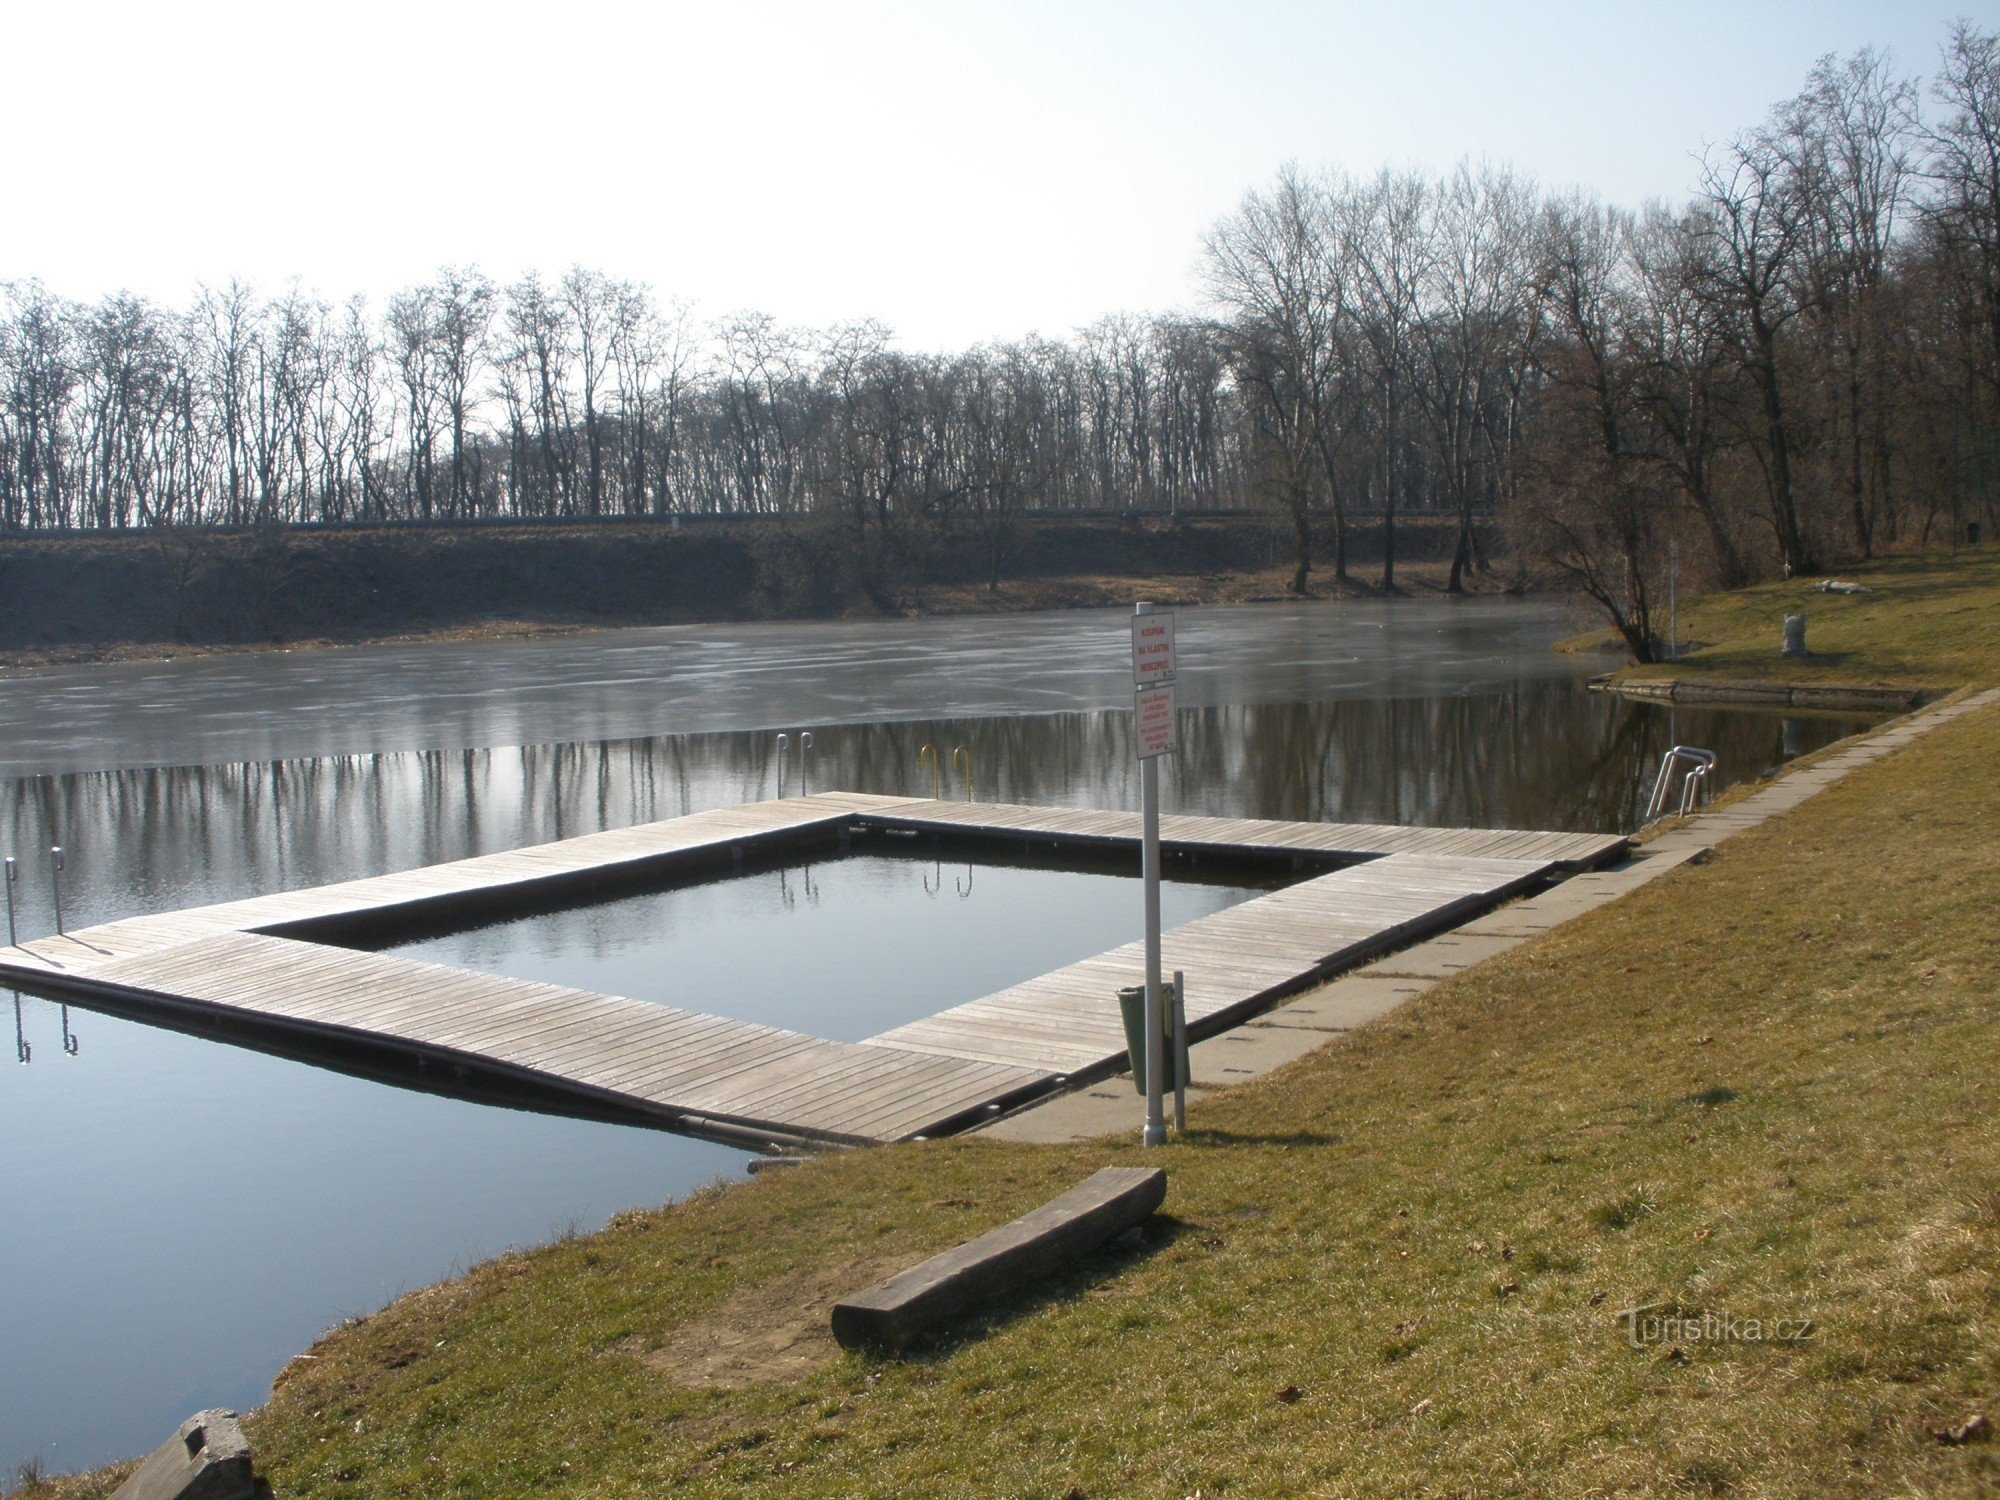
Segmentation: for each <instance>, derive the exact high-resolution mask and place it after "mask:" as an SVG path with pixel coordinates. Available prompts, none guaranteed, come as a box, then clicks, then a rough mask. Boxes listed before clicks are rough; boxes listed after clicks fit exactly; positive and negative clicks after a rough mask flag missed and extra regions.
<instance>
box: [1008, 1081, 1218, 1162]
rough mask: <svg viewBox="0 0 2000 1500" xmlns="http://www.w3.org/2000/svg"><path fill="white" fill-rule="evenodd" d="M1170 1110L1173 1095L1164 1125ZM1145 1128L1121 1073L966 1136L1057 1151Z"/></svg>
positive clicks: (1198, 1095) (1190, 1094)
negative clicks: (1039, 1146)
mask: <svg viewBox="0 0 2000 1500" xmlns="http://www.w3.org/2000/svg"><path fill="white" fill-rule="evenodd" d="M1208 1097H1209V1090H1207V1089H1201V1088H1191V1089H1189V1090H1188V1091H1187V1101H1188V1103H1189V1104H1194V1103H1196V1102H1197V1101H1199V1100H1202V1099H1206V1098H1208ZM1173 1107H1174V1101H1173V1095H1172V1093H1169V1094H1168V1095H1167V1112H1168V1116H1169V1123H1171V1116H1172V1113H1173ZM1145 1124H1146V1098H1145V1095H1143V1094H1141V1093H1140V1092H1139V1091H1138V1090H1137V1089H1135V1088H1133V1087H1132V1076H1131V1075H1130V1074H1129V1073H1125V1074H1120V1075H1119V1076H1118V1077H1116V1078H1110V1079H1106V1080H1105V1081H1104V1082H1102V1083H1097V1084H1093V1085H1091V1086H1090V1087H1089V1088H1087V1089H1078V1090H1076V1091H1075V1092H1074V1093H1068V1094H1058V1095H1056V1096H1055V1097H1054V1098H1052V1099H1049V1100H1048V1101H1046V1102H1045V1103H1041V1104H1037V1105H1036V1106H1035V1107H1034V1108H1032V1109H1025V1110H1022V1111H1021V1112H1020V1113H1019V1114H1014V1115H1008V1116H1006V1117H1005V1118H1003V1119H999V1120H995V1121H994V1122H993V1123H992V1124H991V1125H981V1126H980V1127H979V1128H978V1129H977V1130H975V1131H974V1132H972V1133H973V1134H975V1135H980V1136H988V1137H991V1138H992V1139H993V1140H996V1141H1031V1142H1034V1143H1037V1144H1040V1145H1045V1146H1059V1145H1064V1144H1067V1143H1068V1142H1070V1141H1090V1140H1096V1139H1098V1138H1100V1137H1102V1136H1107V1135H1131V1136H1137V1135H1138V1134H1139V1132H1140V1131H1141V1130H1142V1129H1144V1128H1145Z"/></svg>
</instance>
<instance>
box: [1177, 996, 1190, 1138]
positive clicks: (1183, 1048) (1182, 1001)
mask: <svg viewBox="0 0 2000 1500" xmlns="http://www.w3.org/2000/svg"><path fill="white" fill-rule="evenodd" d="M1173 1028H1174V1133H1175V1134H1176V1135H1181V1134H1185V1133H1186V1131H1187V1088H1188V1048H1187V976H1186V975H1185V974H1183V973H1182V972H1181V971H1180V970H1179V969H1176V970H1174V1014H1173Z"/></svg>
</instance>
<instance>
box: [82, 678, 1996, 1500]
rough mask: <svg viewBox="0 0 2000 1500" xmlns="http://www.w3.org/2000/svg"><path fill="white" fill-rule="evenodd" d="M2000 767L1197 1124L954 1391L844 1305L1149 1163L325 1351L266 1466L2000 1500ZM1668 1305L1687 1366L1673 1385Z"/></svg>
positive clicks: (1814, 830)
mask: <svg viewBox="0 0 2000 1500" xmlns="http://www.w3.org/2000/svg"><path fill="white" fill-rule="evenodd" d="M1996 764H2000V711H1990V710H1989V711H1986V712H1983V713H1980V714H1976V715H1973V716H1971V717H1969V718H1967V719H1964V720H1961V721H1959V722H1958V723H1957V724H1955V725H1951V726H1948V727H1946V728H1944V729H1941V730H1939V731H1937V732H1936V733H1934V734H1932V735H1930V736H1927V737H1926V738H1925V739H1924V740H1922V741H1920V742H1918V743H1917V744H1916V745H1915V746H1913V747H1911V748H1910V749H1907V750H1905V751H1903V752H1901V753H1899V754H1897V755H1895V756H1892V757H1890V758H1889V759H1888V760H1886V761H1883V762H1881V763H1879V764H1877V765H1875V766H1872V767H1868V768H1866V769H1863V770H1861V771H1859V772H1857V773H1855V774H1854V775H1852V776H1850V777H1849V778H1847V779H1846V780H1845V781H1843V782H1841V783H1840V784H1838V785H1837V786H1836V787H1835V788H1833V789H1832V790H1830V791H1828V792H1826V793H1824V794H1823V795H1821V796H1819V797H1818V798H1815V799H1814V800H1813V801H1812V802H1811V803H1810V804H1808V805H1807V806H1806V807H1804V808H1803V809H1801V810H1800V811H1798V812H1796V813H1794V814H1792V815H1790V816H1788V817H1785V818H1783V819H1780V820H1778V821H1776V822H1774V823H1772V824H1769V825H1766V826H1765V827H1764V828H1762V829H1759V830H1756V831H1753V832H1751V833H1748V834H1745V835H1742V836H1740V837H1738V838H1736V839H1733V840H1731V841H1730V842H1729V843H1728V844H1726V845H1725V846H1723V847H1722V848H1721V849H1720V850H1719V851H1718V852H1717V854H1716V855H1715V856H1714V857H1713V858H1712V859H1711V860H1710V861H1709V862H1708V863H1706V864H1704V865H1701V866H1695V867H1689V868H1685V869H1683V870H1680V871H1677V872H1675V873H1674V874H1671V875H1669V876H1667V877H1666V878H1664V879H1662V880H1660V881H1657V882H1655V883H1654V884H1652V885H1650V886H1648V887H1646V888H1644V889H1643V890H1641V891H1640V892H1638V893H1637V894H1636V895H1634V896H1632V897H1630V898H1628V899H1626V900H1624V901H1621V902H1618V903H1616V904H1614V905H1612V906H1610V907H1606V908H1603V909H1601V910H1600V911H1598V912H1596V913H1594V914H1593V915H1591V916H1589V917H1586V918H1584V919H1582V920H1580V921H1577V922H1575V923H1572V924H1570V925H1568V926H1566V927H1564V928H1562V929H1560V930H1558V931H1557V932H1555V933H1553V934H1550V935H1549V936H1548V937H1546V938H1544V939H1542V940H1540V941H1538V942H1535V943H1532V944H1529V945H1527V946H1526V947H1524V948H1521V949H1518V950H1516V951H1514V952H1513V953H1511V954H1508V955H1506V956H1503V957H1501V958H1499V959H1496V960H1493V961H1491V962H1488V963H1485V964H1482V965H1480V966H1479V967H1478V968H1477V969H1475V970H1472V971H1470V972H1468V973H1466V974H1465V975H1462V976H1461V977H1459V978H1457V979H1455V980H1453V981H1451V982H1450V983H1448V984H1445V985H1442V986H1440V987H1439V988H1437V989H1436V990H1434V991H1432V992H1430V993H1429V994H1428V995H1426V996H1424V997H1423V998H1421V999H1419V1000H1417V1001H1415V1002H1413V1003H1412V1004H1411V1005H1409V1006H1408V1007H1406V1008H1404V1009H1403V1010H1401V1011H1398V1012H1397V1013H1395V1014H1394V1015H1392V1016H1390V1017H1388V1018H1386V1019H1385V1020H1384V1021H1383V1022H1380V1023H1378V1024H1376V1025H1374V1026H1371V1027H1369V1028H1367V1029H1365V1030H1363V1031H1361V1032H1358V1033H1356V1034H1354V1035H1353V1036H1352V1037H1351V1038H1349V1039H1348V1040H1346V1041H1345V1042H1344V1043H1341V1044H1337V1045H1334V1046H1331V1047H1328V1048H1325V1049H1323V1050H1322V1051H1321V1052H1319V1053H1317V1054H1315V1055H1314V1056H1312V1057H1310V1058H1308V1059H1306V1060H1304V1061H1303V1062H1301V1063H1299V1064H1297V1065H1295V1066H1293V1067H1292V1068H1290V1069H1288V1070H1286V1071H1284V1072H1282V1073H1280V1074H1276V1075H1273V1076H1272V1077H1270V1078H1268V1079H1265V1080H1261V1081H1258V1082H1255V1083H1251V1084H1247V1085H1244V1086H1242V1087H1241V1088H1239V1089H1237V1090H1234V1091H1232V1092H1230V1093H1228V1094H1226V1095H1225V1096H1223V1097H1222V1098H1220V1099H1218V1100H1215V1101H1214V1102H1211V1103H1208V1104H1206V1105H1203V1106H1201V1107H1199V1108H1198V1109H1197V1110H1196V1111H1195V1114H1194V1119H1193V1121H1192V1123H1193V1125H1194V1126H1195V1127H1196V1128H1195V1129H1194V1130H1193V1131H1192V1132H1191V1134H1190V1138H1189V1139H1188V1140H1187V1141H1186V1142H1184V1143H1179V1144H1175V1145H1172V1146H1170V1147H1169V1148H1167V1149H1164V1150H1161V1151H1157V1152H1153V1153H1147V1154H1146V1159H1147V1160H1148V1161H1157V1162H1158V1163H1159V1164H1161V1165H1164V1166H1165V1167H1166V1168H1167V1169H1168V1171H1169V1173H1170V1176H1171V1183H1172V1185H1171V1189H1170V1193H1169V1198H1168V1204H1167V1212H1168V1219H1167V1222H1166V1223H1165V1224H1164V1225H1163V1226H1162V1227H1161V1229H1160V1232H1159V1233H1158V1234H1156V1235H1155V1236H1154V1237H1153V1239H1152V1241H1151V1242H1150V1243H1149V1244H1147V1245H1146V1246H1144V1247H1143V1248H1139V1249H1133V1250H1127V1251H1120V1252H1117V1253H1115V1254H1106V1255H1104V1256H1102V1257H1100V1258H1099V1259H1097V1260H1096V1261H1095V1262H1093V1263H1092V1264H1090V1265H1089V1266H1087V1267H1086V1268H1085V1269H1083V1270H1081V1271H1079V1272H1078V1273H1076V1274H1075V1275H1073V1276H1071V1277H1069V1278H1068V1279H1066V1280H1064V1281H1062V1282H1059V1283H1056V1284H1054V1285H1051V1286H1050V1287H1048V1288H1047V1289H1046V1290H1045V1292H1044V1293H1043V1294H1042V1295H1040V1296H1038V1297H1036V1298H1034V1299H1033V1300H1031V1301H1029V1302H1026V1303H1024V1304H1021V1305H1017V1306H1014V1307H1011V1308H1007V1309H1003V1310H1001V1311H1000V1312H999V1313H997V1314H996V1315H995V1316H994V1317H993V1318H991V1319H990V1320H988V1321H986V1322H983V1323H981V1324H979V1325H977V1326H975V1327H973V1328H970V1329H967V1330H966V1331H965V1332H964V1333H963V1335H962V1336H961V1337H959V1338H958V1339H956V1340H954V1341H952V1342H949V1343H946V1344H943V1345H940V1346H938V1347H935V1348H932V1349H929V1350H926V1351H922V1352H921V1353H919V1354H918V1355H916V1356H915V1357H912V1358H909V1359H907V1360H905V1361H879V1360H874V1359H868V1358H861V1357H856V1356H850V1355H844V1354H838V1353H836V1352H835V1351H833V1350H832V1349H831V1348H830V1346H828V1345H827V1344H826V1342H825V1340H824V1337H823V1335H821V1334H819V1333H818V1332H817V1330H818V1329H819V1328H820V1326H821V1322H820V1320H821V1319H822V1318H823V1307H824V1303H825V1300H826V1298H827V1295H828V1292H829V1289H834V1290H837V1289H842V1288H845V1287H846V1286H848V1285H851V1284H857V1283H860V1282H865V1281H866V1280H868V1279H870V1278H871V1277H872V1276H873V1275H875V1274H877V1273H878V1272H879V1271H880V1270H881V1269H882V1268H884V1267H887V1266H892V1265H895V1264H898V1263H902V1262H906V1261H908V1260H911V1259H914V1258H916V1257H918V1256H920V1255H922V1254H924V1253H926V1252H928V1251H931V1250H934V1249H937V1248H939V1247H942V1246H944V1245H947V1244H950V1243H953V1242H956V1241H957V1240H960V1239H962V1238H964V1237H966V1236H967V1235H969V1234H971V1233H973V1232H975V1231H978V1230H981V1229H984V1228H986V1227H988V1226H989V1225H991V1224H993V1223H996V1222H998V1221H1000V1220H1002V1219H1004V1218H1007V1217H1009V1216H1011V1215H1013V1214H1015V1213H1018V1212H1021V1211H1023V1210H1025V1209H1026V1208H1028V1207H1030V1206H1032V1205H1033V1204H1035V1203H1038V1202H1040V1201H1041V1200H1043V1199H1045V1198H1047V1197H1048V1196H1050V1195H1052V1194H1053V1193H1055V1192H1057V1191H1058V1190H1060V1189H1061V1188H1063V1187H1064V1186H1067V1185H1068V1184H1070V1183H1072V1182H1074V1181H1075V1180H1077V1179H1078V1178H1079V1177H1081V1176H1082V1175H1083V1174H1084V1173H1086V1172H1087V1171H1089V1170H1091V1169H1093V1168H1095V1167H1096V1166H1099V1165H1102V1164H1105V1163H1107V1162H1114V1161H1120V1162H1131V1161H1134V1160H1137V1159H1138V1158H1139V1156H1140V1155H1141V1153H1139V1152H1138V1151H1137V1150H1136V1149H1133V1148H1131V1147H1129V1146H1125V1145H1119V1144H1106V1145H1099V1146H1093V1147H1081V1148H1036V1147H1023V1146H1011V1145H1007V1146H1003V1145H998V1144H992V1143H984V1142H979V1141H973V1140H956V1141H944V1142H938V1143H933V1144H927V1145H912V1146H907V1147H897V1148H892V1149H887V1150H879V1151H869V1152H859V1153H853V1154H848V1155H842V1156H838V1157H834V1158H830V1159H826V1160H823V1161H820V1162H818V1163H815V1164H813V1165H811V1166H808V1167H804V1168H799V1169H794V1170H791V1171H787V1172H782V1173H772V1174H767V1175H766V1176H765V1177H763V1178H760V1179H757V1180H756V1181H754V1182H752V1183H750V1184H748V1185H746V1186H742V1187H736V1188H731V1189H728V1190H726V1191H717V1192H713V1193H709V1194H704V1195H700V1196H697V1197H696V1198H695V1199H693V1200H691V1201H688V1202H685V1203H682V1204H679V1205H676V1206H674V1207H671V1208H669V1209H667V1210H665V1211H663V1212H649V1213H639V1214H633V1215H628V1216H626V1217H625V1218H623V1219H621V1220H620V1221H618V1222H617V1223H616V1224H614V1226H613V1227H611V1228H610V1229H608V1230H607V1231H606V1232H604V1233H602V1234H599V1235H594V1236H588V1237H584V1238H580V1239H576V1240H573V1241H569V1242H566V1243H561V1244H557V1245H554V1246H551V1247H548V1248H546V1249H541V1250H536V1251H532V1252H529V1253H526V1254H521V1255H515V1256H509V1257H507V1258H505V1259H502V1260H498V1261H495V1262H492V1263H490V1264H488V1265H485V1266H483V1267H481V1268H479V1269H478V1270H476V1271H474V1272H473V1273H472V1274H471V1275H470V1276H468V1277H466V1278H465V1279H463V1280H462V1281H459V1282H455V1283H450V1284H447V1285H444V1286H441V1287H437V1288H432V1289H429V1290H427V1291H424V1292H420V1293H417V1294H415V1295H413V1296H411V1297H408V1298H405V1299H404V1300H403V1301H401V1302H399V1303H397V1304H395V1305H394V1306H392V1307H391V1308H389V1309H387V1310H386V1311H384V1312H382V1313H380V1314H378V1315H376V1316H374V1317H371V1318H368V1319H365V1320H363V1321H361V1322H359V1323H356V1324H354V1325H351V1326H349V1327H346V1328H344V1329H341V1330H338V1331H336V1332H335V1333H333V1334H331V1335H330V1336H329V1337H327V1338H326V1339H325V1340H323V1341H322V1342H321V1343H320V1344H319V1345H318V1346H317V1347H316V1348H315V1349H314V1350H313V1351H312V1353H313V1358H312V1359H310V1360H303V1361H300V1362H298V1363H296V1364H294V1365H293V1366H292V1367H291V1370H290V1372H289V1373H288V1375H287V1377H286V1378H284V1379H283V1380H281V1382H280V1385H279V1388H278V1391H277V1393H276V1395H275V1396H274V1397H273V1399H272V1401H271V1403H270V1405H269V1406H268V1407H267V1408H266V1409H265V1410H264V1411H263V1412H262V1413H261V1414H259V1415H258V1416H256V1418H255V1419H254V1421H253V1422H252V1424H251V1435H252V1439H253V1441H254V1443H255V1444H256V1446H257V1449H258V1452H259V1454H260V1461H261V1463H262V1464H263V1465H264V1466H265V1467H266V1468H267V1470H268V1472H269V1474H270V1477H271V1478H272V1480H273V1482H274V1483H275V1485H276V1487H277V1492H278V1493H279V1494H280V1495H282V1496H285V1497H288V1500H289V1497H307V1496H353V1495H368V1496H378V1495H381V1496H391V1495H452V1496H521V1495H528V1494H542V1493H552V1494H574V1495H579V1496H586V1495H588V1496H624V1495H633V1496H637V1495H653V1494H660V1493H665V1492H667V1491H668V1490H669V1489H672V1490H673V1492H674V1493H677V1494H678V1493H687V1494H696V1495H701V1494H714V1495H723V1494H728V1495H735V1494H742V1493H748V1494H773V1495H897V1496H908V1495H956V1494H978V1495H1023V1496H1031V1495H1040V1496H1065V1495H1072V1494H1081V1495H1084V1496H1105V1495H1116V1494H1144V1495H1171V1496H1186V1495H1192V1494H1197V1493H1198V1494H1201V1495H1205V1496H1212V1495H1225V1494H1226V1495H1239V1494H1241V1495H1290V1494H1300V1493H1335V1494H1381V1495H1401V1494H1411V1493H1445V1494H1452V1493H1457V1494H1466V1495H1506V1494H1516V1495H1542V1494H1584V1493H1596V1494H1611V1493H1659V1494H1681V1493H1696V1494H1729V1493H1744V1494H1794V1495H1800V1496H1808V1495H1810V1496H1822V1495H1835V1494H1856V1495H1861V1494H1881V1493H1885V1492H1894V1493H1923V1494H1952V1493H1961V1494H1967V1495H1971V1494H1991V1493H1993V1492H1994V1491H1995V1490H1996V1488H2000V1448H1996V1446H1995V1445H1994V1444H1993V1443H1992V1442H1991V1441H1990V1440H1988V1439H1987V1438H1986V1437H1985V1436H1984V1435H1975V1436H1974V1437H1973V1439H1972V1440H1971V1441H1969V1442H1965V1443H1962V1444H1961V1443H1953V1442H1950V1441H1947V1440H1945V1439H1942V1438H1940V1437H1938V1436H1936V1435H1935V1434H1937V1433H1945V1434H1946V1435H1947V1437H1948V1436H1949V1435H1950V1434H1951V1433H1952V1432H1953V1430H1954V1429H1957V1428H1959V1427H1960V1426H1961V1425H1962V1424H1963V1423H1964V1422H1965V1421H1966V1419H1967V1418H1968V1417H1969V1416H1971V1415H1974V1414H1984V1413H1986V1412H1988V1411H1990V1410H1991V1409H1992V1404H1993V1403H1994V1401H1995V1400H1996V1398H2000V1327H1996V1314H2000V1285H1996V1281H1995V1270H1996V1266H2000V1120H1996V1112H1995V1104H1994V1100H1995V1087H1994V1085H1995V1081H1996V1065H1995V1058H1996V1056H2000V983H1996V977H2000V976H1997V975H1996V970H1997V969H2000V956H1997V955H1996V947H1995V944H1994V941H1993V924H1994V919H1995V915H1996V913H2000V846H1996V843H1995V840H1994V838H1993V836H1992V833H1993V829H1994V828H1995V826H1996V824H2000V778H1996V777H1995V775H1994V774H1993V768H1994V766H1995V765H1996ZM1641 1304H1650V1305H1654V1306H1655V1307H1656V1308H1657V1309H1658V1310H1659V1312H1660V1314H1661V1315H1667V1314H1678V1315H1680V1316H1681V1317H1682V1318H1683V1319H1684V1320H1687V1323H1686V1324H1684V1326H1683V1328H1682V1330H1681V1331H1680V1332H1679V1334H1678V1336H1674V1335H1669V1336H1668V1337H1666V1338H1665V1339H1663V1340H1662V1341H1660V1342H1657V1343H1653V1344H1649V1345H1648V1346H1646V1347H1643V1348H1634V1347H1632V1345H1631V1343H1630V1342H1628V1339H1627V1337H1626V1328H1625V1325H1624V1323H1623V1322H1622V1321H1621V1320H1620V1319H1619V1317H1618V1316H1617V1314H1618V1312H1619V1310H1620V1309H1623V1308H1627V1307H1630V1306H1634V1305H1641ZM1703 1313H1710V1314H1714V1315H1715V1316H1716V1317H1718V1318H1735V1319H1738V1320H1749V1319H1756V1320H1760V1321H1762V1322H1765V1323H1769V1322H1770V1321H1772V1320H1781V1319H1782V1320H1786V1322H1787V1323H1788V1324H1792V1323H1794V1322H1796V1321H1797V1320H1810V1331H1809V1335H1808V1336H1806V1337H1803V1338H1792V1339H1789V1340H1772V1339H1767V1340H1764V1341H1748V1340H1745V1341H1741V1342H1733V1343H1711V1342H1707V1341H1704V1340H1700V1339H1697V1338H1693V1337H1690V1336H1689V1334H1688V1328H1689V1327H1690V1326H1692V1327H1697V1328H1698V1327H1699V1320H1700V1317H1701V1315H1702V1314H1703ZM1744 1326H1746V1327H1747V1324H1746V1325H1744ZM1787 1331H1788V1332H1797V1331H1799V1330H1798V1329H1796V1328H1788V1329H1787ZM732 1338H741V1339H744V1340H747V1341H748V1345H749V1347H748V1348H747V1349H734V1350H732V1347H731V1340H732ZM106 1488H108V1476H99V1477H98V1478H96V1479H94V1480H86V1481H82V1482H66V1483H64V1484H63V1485H62V1486H61V1487H60V1489H59V1490H56V1491H54V1492H55V1493H63V1494H70V1495H82V1494H90V1493H102V1492H104V1490H105V1489H106Z"/></svg>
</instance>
